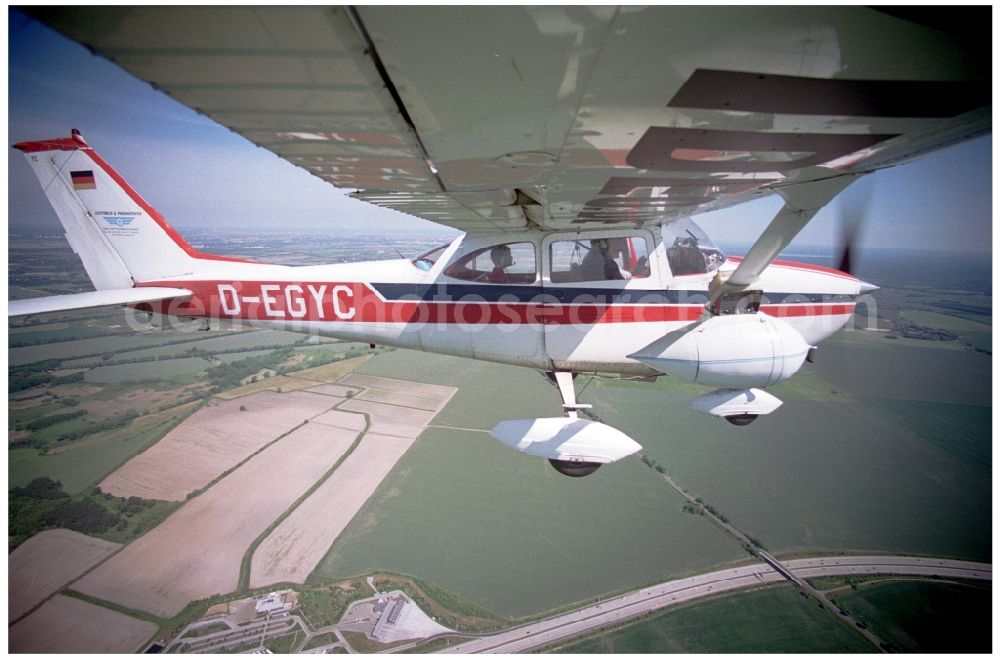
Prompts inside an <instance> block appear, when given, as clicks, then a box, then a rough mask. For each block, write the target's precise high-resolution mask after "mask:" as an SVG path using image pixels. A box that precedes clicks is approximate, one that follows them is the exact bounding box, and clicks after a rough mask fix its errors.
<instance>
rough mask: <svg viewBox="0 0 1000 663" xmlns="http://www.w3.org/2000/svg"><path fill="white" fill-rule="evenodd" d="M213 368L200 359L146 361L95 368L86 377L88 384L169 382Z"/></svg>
mask: <svg viewBox="0 0 1000 663" xmlns="http://www.w3.org/2000/svg"><path fill="white" fill-rule="evenodd" d="M209 366H211V364H210V363H209V362H207V361H206V360H204V359H202V358H200V357H188V358H186V359H167V360H164V361H146V362H142V363H138V364H120V365H118V366H95V367H94V368H92V369H90V370H88V371H87V374H86V375H85V376H84V380H85V381H86V382H100V383H111V384H123V383H136V382H141V381H146V380H156V381H161V380H169V379H171V378H175V377H177V376H179V375H186V374H194V373H198V372H199V371H203V370H205V369H206V368H208V367H209Z"/></svg>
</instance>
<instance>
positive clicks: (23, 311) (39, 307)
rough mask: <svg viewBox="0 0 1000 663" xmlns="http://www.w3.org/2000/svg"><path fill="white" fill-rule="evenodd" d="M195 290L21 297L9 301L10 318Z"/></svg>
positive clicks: (170, 296) (183, 294)
mask: <svg viewBox="0 0 1000 663" xmlns="http://www.w3.org/2000/svg"><path fill="white" fill-rule="evenodd" d="M192 294H193V293H192V292H191V291H190V290H185V289H184V288H122V289H119V290H98V291H97V292H81V293H78V294H72V295H55V296H53V297H37V298H34V299H18V300H14V301H12V302H8V303H7V315H8V317H11V318H13V317H15V316H19V315H37V314H39V313H51V312H54V311H69V310H74V309H81V308H93V307H95V306H111V305H114V304H140V303H142V302H159V301H163V300H164V299H175V298H183V297H190V296H191V295H192Z"/></svg>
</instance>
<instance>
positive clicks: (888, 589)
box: [836, 580, 992, 654]
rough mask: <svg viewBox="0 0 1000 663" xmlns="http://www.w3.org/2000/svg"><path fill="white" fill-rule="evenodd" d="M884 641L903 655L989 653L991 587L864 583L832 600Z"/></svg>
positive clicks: (923, 583)
mask: <svg viewBox="0 0 1000 663" xmlns="http://www.w3.org/2000/svg"><path fill="white" fill-rule="evenodd" d="M836 601H837V603H838V604H839V605H841V606H842V607H844V608H845V609H846V610H847V611H848V612H850V614H851V616H852V617H854V618H855V619H857V620H859V621H862V622H864V623H865V624H866V625H868V627H869V628H870V630H871V631H872V632H873V633H875V634H876V635H877V636H878V637H879V638H880V639H881V640H882V641H883V642H885V643H887V644H889V645H891V646H892V647H893V648H894V649H895V650H896V651H900V652H908V653H939V654H944V653H954V654H966V653H989V652H990V651H991V648H992V643H991V638H990V632H991V623H992V620H991V619H990V608H991V603H992V600H991V586H990V584H989V583H978V584H973V583H964V582H961V583H960V582H950V581H940V582H932V581H927V580H890V581H879V582H875V583H869V584H866V585H861V586H859V587H858V589H857V591H852V590H846V592H845V593H841V594H840V595H839V596H837V597H836Z"/></svg>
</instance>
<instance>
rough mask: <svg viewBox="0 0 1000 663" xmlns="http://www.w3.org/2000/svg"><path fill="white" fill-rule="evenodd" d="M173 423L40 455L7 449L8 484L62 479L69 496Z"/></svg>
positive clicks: (93, 481)
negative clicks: (109, 440)
mask: <svg viewBox="0 0 1000 663" xmlns="http://www.w3.org/2000/svg"><path fill="white" fill-rule="evenodd" d="M174 425H176V422H166V423H164V424H161V425H160V426H157V427H155V428H153V429H151V430H148V431H145V432H142V433H138V434H135V435H132V436H127V437H125V436H122V439H119V440H115V441H113V442H108V443H105V444H94V445H81V446H77V447H74V448H72V449H68V450H66V451H63V452H61V453H54V454H48V455H42V454H40V453H39V452H38V451H36V450H35V449H11V450H10V451H8V452H7V480H8V484H9V486H12V487H13V486H24V485H27V484H28V482H29V481H31V480H32V479H35V478H37V477H49V478H51V479H54V480H56V481H60V482H62V485H63V488H64V489H65V490H66V492H67V493H69V494H70V495H72V494H75V493H78V492H80V491H81V490H83V489H84V488H87V487H88V486H90V485H91V484H95V483H97V482H98V481H100V480H101V479H103V478H104V477H105V476H107V475H108V474H110V473H111V472H112V470H114V469H115V468H116V467H118V466H119V465H121V464H122V463H124V462H125V461H126V460H128V459H129V458H131V457H132V456H133V455H135V454H136V453H138V452H139V451H142V450H143V449H145V448H146V447H148V446H149V445H151V444H153V443H154V442H156V441H157V440H159V439H160V438H161V437H163V436H164V435H165V434H166V433H167V431H168V430H170V428H172V427H173V426H174Z"/></svg>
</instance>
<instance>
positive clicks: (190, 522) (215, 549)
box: [73, 394, 357, 617]
mask: <svg viewBox="0 0 1000 663" xmlns="http://www.w3.org/2000/svg"><path fill="white" fill-rule="evenodd" d="M304 395H306V394H296V395H295V396H294V397H295V398H301V397H302V396H304ZM279 396H280V394H279ZM312 396H314V397H315V398H319V399H323V398H324V397H322V396H318V395H315V394H313V395H312ZM287 407H291V406H290V405H288V406H287ZM215 409H216V408H208V411H212V410H215ZM356 435H357V433H355V432H353V431H346V430H345V431H340V432H339V434H338V429H335V428H331V427H329V426H322V425H319V424H312V423H310V424H306V425H305V426H302V427H301V428H298V429H297V430H295V431H293V432H292V433H290V434H288V435H287V436H285V437H284V438H282V439H281V440H278V441H277V442H275V443H274V444H273V445H271V446H269V447H268V448H267V449H265V450H263V451H262V452H260V453H259V454H258V455H256V456H254V457H253V458H251V459H250V460H248V461H247V462H246V463H245V464H244V465H242V466H241V467H239V468H238V469H236V470H235V471H233V472H232V474H229V475H228V476H226V477H224V478H223V479H222V480H220V481H219V482H218V483H217V484H215V485H214V486H212V487H211V488H209V489H208V490H207V491H205V493H204V494H202V495H200V496H198V497H197V498H195V499H193V500H191V501H190V502H188V503H187V504H185V505H184V506H183V507H181V508H180V509H178V510H177V511H176V512H174V513H173V514H172V515H171V516H170V517H169V518H167V519H166V520H165V521H164V522H163V523H162V524H161V525H159V526H158V527H156V528H154V529H153V530H151V531H150V532H149V533H148V534H146V535H145V536H143V537H141V538H140V539H138V540H136V541H135V542H134V543H132V544H130V545H129V546H128V547H126V548H125V549H123V550H122V551H121V552H119V553H118V554H117V555H115V556H114V557H112V558H111V559H110V560H108V561H107V562H105V563H104V564H102V565H101V566H99V567H97V569H95V570H94V571H92V572H91V573H89V574H88V575H86V576H85V577H84V578H83V579H81V580H80V581H79V582H77V583H75V584H74V585H73V589H75V590H77V591H80V592H83V593H85V594H89V595H91V596H95V597H98V598H102V599H105V600H107V601H111V602H113V603H117V604H119V605H124V606H128V607H130V608H136V609H139V610H143V611H146V612H149V613H152V614H156V615H162V616H164V617H167V616H171V615H174V614H176V613H178V612H180V610H181V609H183V608H184V606H186V605H187V604H188V603H189V602H190V601H193V600H196V599H201V598H206V597H209V596H211V595H213V594H226V593H229V592H232V591H235V590H236V589H237V585H238V583H239V575H240V562H241V560H242V558H243V555H244V553H246V551H247V549H248V548H249V546H250V544H251V543H252V542H253V540H254V539H255V538H257V537H258V536H259V535H260V534H261V532H263V531H264V530H265V529H267V527H268V526H270V525H271V523H272V522H274V520H275V519H276V518H278V516H280V515H281V514H282V513H283V512H284V511H285V510H287V509H288V507H289V506H290V505H291V504H292V503H293V502H294V501H295V500H296V499H298V498H299V497H300V496H301V495H302V494H303V493H305V492H306V491H307V490H308V489H309V488H311V487H312V485H313V484H314V483H315V482H316V481H318V480H319V479H320V477H322V476H323V474H324V473H325V472H327V471H328V470H329V469H330V467H332V466H333V465H334V463H336V462H337V460H338V459H339V458H340V457H341V456H342V455H343V453H344V452H345V451H346V450H347V449H348V448H349V447H350V445H351V443H352V442H353V441H354V438H355V437H356ZM178 476H179V477H183V474H179V475H178Z"/></svg>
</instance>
